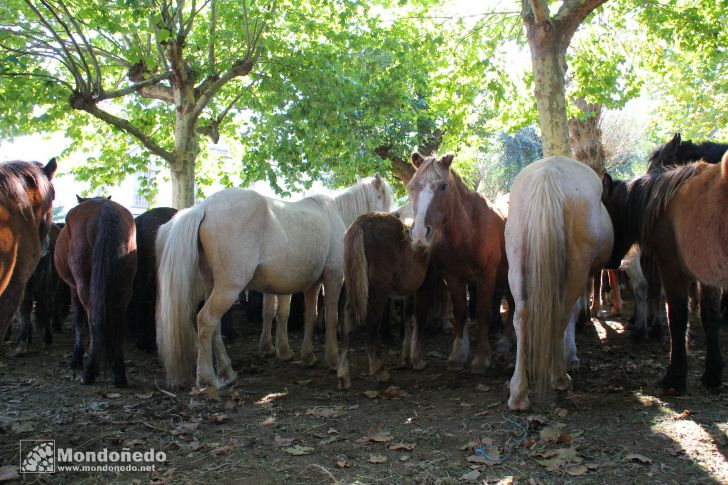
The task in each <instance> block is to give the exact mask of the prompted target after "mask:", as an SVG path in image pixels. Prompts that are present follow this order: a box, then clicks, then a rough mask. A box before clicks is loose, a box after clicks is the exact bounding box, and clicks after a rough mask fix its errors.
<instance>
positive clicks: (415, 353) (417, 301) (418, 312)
mask: <svg viewBox="0 0 728 485" xmlns="http://www.w3.org/2000/svg"><path fill="white" fill-rule="evenodd" d="M428 302H429V299H428V298H425V295H423V294H420V293H419V292H418V293H417V294H415V297H414V317H412V318H410V324H409V325H408V327H410V359H411V361H412V368H413V369H415V370H422V369H424V368H425V366H427V361H426V360H425V349H424V346H423V343H424V342H423V341H424V337H425V332H424V325H423V324H424V322H425V320H426V319H427V307H428ZM409 315H412V311H411V310H410V312H409ZM447 320H448V322H449V321H450V319H447Z"/></svg>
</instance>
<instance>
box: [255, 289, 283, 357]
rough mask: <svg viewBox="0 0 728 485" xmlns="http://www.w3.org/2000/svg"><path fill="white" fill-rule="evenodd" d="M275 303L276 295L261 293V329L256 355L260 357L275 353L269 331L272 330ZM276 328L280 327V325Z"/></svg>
mask: <svg viewBox="0 0 728 485" xmlns="http://www.w3.org/2000/svg"><path fill="white" fill-rule="evenodd" d="M277 303H278V296H277V295H273V294H270V293H263V328H262V329H261V330H260V339H259V340H258V353H259V354H260V355H271V354H273V353H274V352H275V348H273V339H272V338H271V329H272V328H273V318H274V317H275V316H276V307H277ZM278 326H279V327H280V323H279V325H278ZM276 331H277V330H276Z"/></svg>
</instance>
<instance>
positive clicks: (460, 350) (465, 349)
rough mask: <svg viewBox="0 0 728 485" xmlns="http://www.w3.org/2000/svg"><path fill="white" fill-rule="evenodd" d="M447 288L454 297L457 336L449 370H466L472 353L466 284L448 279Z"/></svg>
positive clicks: (448, 359) (454, 340)
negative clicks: (467, 322)
mask: <svg viewBox="0 0 728 485" xmlns="http://www.w3.org/2000/svg"><path fill="white" fill-rule="evenodd" d="M447 287H448V289H449V290H450V296H451V297H452V305H453V313H454V314H455V321H454V325H453V327H454V330H455V332H454V333H455V335H454V337H455V338H454V339H453V343H452V351H451V352H450V356H449V357H448V358H447V368H448V369H449V370H462V369H463V368H465V361H466V360H467V358H468V354H469V353H470V338H469V337H468V326H467V324H466V320H467V316H468V305H467V301H466V297H465V284H464V283H462V282H461V281H459V280H457V279H448V280H447Z"/></svg>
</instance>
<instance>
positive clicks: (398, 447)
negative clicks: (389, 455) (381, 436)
mask: <svg viewBox="0 0 728 485" xmlns="http://www.w3.org/2000/svg"><path fill="white" fill-rule="evenodd" d="M415 446H416V445H415V443H405V442H404V441H400V442H399V443H392V444H391V445H389V446H388V447H387V448H389V449H390V450H394V451H412V450H414V449H415Z"/></svg>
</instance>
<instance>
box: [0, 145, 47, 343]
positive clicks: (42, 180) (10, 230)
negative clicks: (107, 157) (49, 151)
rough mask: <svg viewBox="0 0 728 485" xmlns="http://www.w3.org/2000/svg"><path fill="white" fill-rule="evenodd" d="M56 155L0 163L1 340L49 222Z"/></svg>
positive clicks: (2, 340)
mask: <svg viewBox="0 0 728 485" xmlns="http://www.w3.org/2000/svg"><path fill="white" fill-rule="evenodd" d="M56 168H57V165H56V159H55V158H53V159H51V161H49V162H48V164H47V165H46V166H45V167H44V166H42V165H41V164H39V163H35V162H19V161H16V162H5V163H0V342H4V341H5V332H6V331H7V330H8V326H9V325H10V321H11V320H12V318H13V316H14V315H15V312H16V311H17V310H18V306H19V305H20V302H21V300H22V299H23V291H24V290H25V284H26V283H27V282H28V279H30V276H31V275H32V274H33V271H35V267H36V265H37V264H38V260H39V259H40V256H41V253H42V252H43V251H42V247H41V245H42V243H43V241H44V240H45V238H46V235H47V234H48V229H49V228H50V226H51V205H52V204H53V197H54V192H53V185H52V184H51V179H52V178H53V174H54V173H56Z"/></svg>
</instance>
